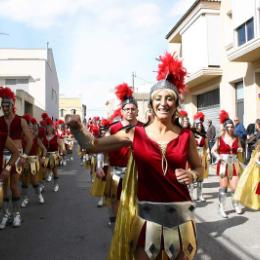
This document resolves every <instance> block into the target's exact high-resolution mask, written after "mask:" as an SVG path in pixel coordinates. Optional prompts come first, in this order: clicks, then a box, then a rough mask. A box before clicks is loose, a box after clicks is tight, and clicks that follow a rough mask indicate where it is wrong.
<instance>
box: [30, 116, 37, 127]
mask: <svg viewBox="0 0 260 260" xmlns="http://www.w3.org/2000/svg"><path fill="white" fill-rule="evenodd" d="M31 123H32V124H33V125H35V124H37V120H36V119H35V118H34V117H32V118H31Z"/></svg>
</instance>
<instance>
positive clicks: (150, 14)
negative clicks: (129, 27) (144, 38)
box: [129, 3, 161, 29]
mask: <svg viewBox="0 0 260 260" xmlns="http://www.w3.org/2000/svg"><path fill="white" fill-rule="evenodd" d="M129 18H130V21H132V22H133V24H134V26H136V27H138V28H151V27H153V29H154V27H155V26H160V24H161V16H160V8H159V6H158V5H155V4H151V3H145V4H139V5H137V6H136V7H134V8H133V10H132V12H131V17H129Z"/></svg>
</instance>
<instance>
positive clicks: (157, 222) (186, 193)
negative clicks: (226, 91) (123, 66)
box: [0, 53, 260, 260]
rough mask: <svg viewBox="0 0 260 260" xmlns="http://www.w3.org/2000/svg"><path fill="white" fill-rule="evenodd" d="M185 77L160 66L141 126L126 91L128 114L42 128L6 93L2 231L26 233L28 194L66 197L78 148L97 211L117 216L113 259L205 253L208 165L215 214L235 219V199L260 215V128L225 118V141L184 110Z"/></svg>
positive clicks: (175, 67)
mask: <svg viewBox="0 0 260 260" xmlns="http://www.w3.org/2000/svg"><path fill="white" fill-rule="evenodd" d="M185 76H186V71H185V69H184V68H183V67H182V63H181V61H179V60H177V59H175V58H174V57H172V56H171V55H170V54H168V53H166V54H165V55H164V56H161V57H160V63H159V66H158V76H157V82H156V83H155V84H154V85H153V86H152V88H151V91H150V101H149V111H148V114H147V122H140V121H138V120H137V117H138V104H137V101H136V100H135V99H134V97H133V90H132V88H131V87H129V86H128V85H127V84H126V83H122V84H120V85H118V86H116V87H115V95H116V97H117V98H118V99H119V101H120V107H119V108H118V109H117V110H115V111H114V113H113V115H111V116H110V117H109V118H106V119H104V118H102V119H101V118H100V117H99V116H96V117H93V118H89V119H88V121H87V123H86V124H83V123H82V122H80V119H79V117H78V116H76V115H68V116H67V117H66V120H65V121H66V122H64V121H62V120H57V121H56V122H53V121H52V120H51V119H50V118H49V116H48V114H47V113H43V114H42V120H41V121H40V122H37V121H36V119H34V118H32V117H31V116H30V115H28V114H25V115H24V116H22V117H21V116H18V115H16V114H15V95H14V93H13V92H12V91H11V90H10V89H8V88H4V87H1V88H0V97H1V99H2V101H1V108H2V111H3V114H4V115H3V116H2V117H0V137H1V139H0V140H1V141H0V159H1V161H0V163H1V164H0V165H2V172H1V175H0V179H1V184H0V185H1V186H0V189H1V190H0V192H2V194H3V195H2V197H3V198H2V201H3V202H2V219H1V222H0V229H4V228H5V227H6V226H8V225H13V226H14V227H18V226H20V225H21V223H22V217H21V210H20V207H23V208H24V207H26V206H27V204H28V203H29V200H31V199H32V198H29V197H28V192H27V191H28V188H29V187H30V186H32V187H33V189H34V190H35V194H36V198H37V200H38V201H39V203H44V193H43V191H44V189H45V187H46V185H49V183H51V182H53V191H55V192H57V191H59V183H58V178H59V174H58V168H59V167H61V166H66V163H67V161H69V160H71V159H73V157H72V150H73V144H74V142H75V139H76V141H77V143H78V154H79V156H80V159H81V165H82V166H84V167H85V168H86V169H88V171H89V172H90V174H91V182H92V186H91V195H92V196H94V197H98V198H99V200H98V203H97V206H98V207H102V206H107V207H108V208H109V215H108V220H107V225H108V226H109V227H110V228H111V229H112V231H113V238H112V241H111V247H110V250H109V253H108V259H111V260H121V259H124V260H125V259H137V260H140V259H141V260H143V259H193V258H194V256H195V255H196V251H197V246H198V245H197V239H196V223H195V217H194V210H195V208H196V203H197V202H204V201H205V200H206V198H205V197H204V195H203V182H204V180H205V179H206V178H208V176H209V167H210V165H211V167H213V168H214V169H216V175H217V176H219V203H218V206H217V207H218V210H216V214H219V215H220V217H221V218H228V217H229V216H228V214H227V212H226V210H225V203H226V200H227V198H228V193H229V192H230V193H231V194H232V196H231V199H232V205H233V208H234V211H235V212H236V213H237V214H243V211H244V210H245V208H249V209H253V210H259V209H260V141H259V140H260V119H256V121H255V122H253V123H252V124H250V125H249V126H248V127H247V129H245V127H244V126H243V124H242V123H241V122H240V121H239V118H238V117H235V118H233V120H232V118H230V116H229V113H228V112H227V111H225V110H221V111H220V113H219V123H220V126H221V127H220V133H217V132H216V128H215V126H214V125H213V124H212V121H211V120H208V121H207V122H205V115H204V114H203V112H201V111H199V112H197V113H196V114H195V115H188V113H187V112H186V111H185V110H183V108H182V101H183V98H184V96H185V91H186V90H185V84H184V78H185ZM191 121H192V122H193V123H192V124H191ZM206 124H207V126H206ZM0 199H1V198H0ZM11 205H12V208H11V207H10V206H11Z"/></svg>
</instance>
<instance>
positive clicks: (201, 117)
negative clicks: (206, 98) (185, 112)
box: [193, 111, 205, 123]
mask: <svg viewBox="0 0 260 260" xmlns="http://www.w3.org/2000/svg"><path fill="white" fill-rule="evenodd" d="M193 119H194V121H195V122H198V121H199V122H202V123H203V122H204V120H205V115H204V113H203V112H201V111H199V112H197V113H196V114H195V115H194V116H193Z"/></svg>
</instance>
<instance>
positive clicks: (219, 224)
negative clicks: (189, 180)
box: [195, 166, 260, 260]
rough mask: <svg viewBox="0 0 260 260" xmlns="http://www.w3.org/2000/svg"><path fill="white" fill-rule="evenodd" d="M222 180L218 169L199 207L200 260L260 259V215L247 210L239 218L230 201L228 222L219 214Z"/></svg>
mask: <svg viewBox="0 0 260 260" xmlns="http://www.w3.org/2000/svg"><path fill="white" fill-rule="evenodd" d="M218 188H219V183H218V177H217V176H216V166H211V168H210V176H209V178H208V179H206V180H205V182H204V189H203V193H204V197H205V199H206V202H200V203H197V207H196V211H195V214H196V217H197V230H198V245H199V249H198V254H197V256H196V258H195V259H196V260H198V259H201V260H220V259H221V260H226V259H227V260H235V259H243V260H257V259H260V211H253V210H250V209H244V213H243V214H242V215H237V214H236V213H235V212H234V210H233V209H232V206H231V197H230V195H229V197H228V198H227V213H228V216H229V217H228V218H227V219H223V218H221V217H220V215H219V214H218Z"/></svg>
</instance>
